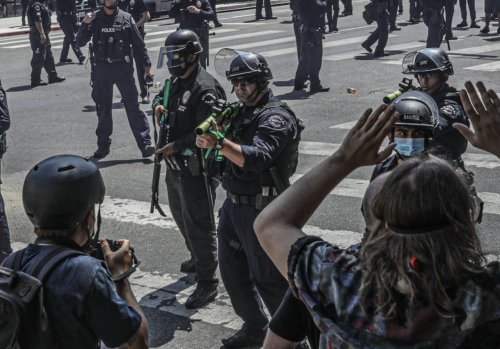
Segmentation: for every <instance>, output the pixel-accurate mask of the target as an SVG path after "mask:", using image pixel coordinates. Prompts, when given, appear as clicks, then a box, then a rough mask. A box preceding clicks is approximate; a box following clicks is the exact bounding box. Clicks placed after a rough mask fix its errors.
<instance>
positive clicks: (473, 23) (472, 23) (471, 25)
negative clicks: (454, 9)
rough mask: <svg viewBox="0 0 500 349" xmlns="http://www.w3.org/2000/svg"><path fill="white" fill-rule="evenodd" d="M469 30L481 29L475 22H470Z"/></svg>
mask: <svg viewBox="0 0 500 349" xmlns="http://www.w3.org/2000/svg"><path fill="white" fill-rule="evenodd" d="M469 28H481V27H480V26H479V25H478V24H477V23H476V21H471V22H470V27H469Z"/></svg>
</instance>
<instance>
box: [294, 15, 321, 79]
mask: <svg viewBox="0 0 500 349" xmlns="http://www.w3.org/2000/svg"><path fill="white" fill-rule="evenodd" d="M299 32H300V54H299V65H298V67H297V72H296V73H295V83H294V84H295V86H301V85H303V84H304V83H305V82H306V80H307V79H309V81H310V82H311V88H313V87H317V86H319V85H321V81H320V79H319V71H320V70H321V60H322V58H323V32H322V29H321V27H318V28H308V27H307V26H306V25H305V24H303V23H301V24H300V27H299Z"/></svg>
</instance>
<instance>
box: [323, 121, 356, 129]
mask: <svg viewBox="0 0 500 349" xmlns="http://www.w3.org/2000/svg"><path fill="white" fill-rule="evenodd" d="M357 122H358V120H354V121H349V122H346V123H343V124H339V125H333V126H330V127H329V128H338V129H340V130H350V129H351V128H353V127H354V125H356V123H357Z"/></svg>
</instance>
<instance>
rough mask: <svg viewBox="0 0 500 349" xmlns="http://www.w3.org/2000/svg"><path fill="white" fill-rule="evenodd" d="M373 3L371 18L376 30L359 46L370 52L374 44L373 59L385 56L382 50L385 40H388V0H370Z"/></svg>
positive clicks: (385, 43)
mask: <svg viewBox="0 0 500 349" xmlns="http://www.w3.org/2000/svg"><path fill="white" fill-rule="evenodd" d="M372 2H373V18H374V19H375V21H376V22H377V29H375V30H374V31H373V32H372V33H371V34H370V36H368V38H367V39H366V40H365V41H363V42H362V43H361V46H362V47H363V48H364V49H365V50H366V51H368V52H372V49H371V46H372V45H373V44H375V42H376V41H378V43H377V47H376V48H375V52H374V53H373V56H374V57H383V56H385V53H384V49H385V46H386V45H387V39H388V38H389V30H388V26H389V23H388V18H389V15H388V12H387V9H388V4H389V3H388V0H372Z"/></svg>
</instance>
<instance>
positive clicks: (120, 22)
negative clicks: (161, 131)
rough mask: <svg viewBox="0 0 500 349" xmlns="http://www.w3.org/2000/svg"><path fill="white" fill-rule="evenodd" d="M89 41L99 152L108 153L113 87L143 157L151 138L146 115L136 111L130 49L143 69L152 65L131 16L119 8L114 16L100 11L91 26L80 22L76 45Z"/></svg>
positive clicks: (136, 95)
mask: <svg viewBox="0 0 500 349" xmlns="http://www.w3.org/2000/svg"><path fill="white" fill-rule="evenodd" d="M91 38H92V44H93V50H94V55H95V57H94V60H95V66H94V72H93V85H92V99H93V100H94V102H95V103H96V107H97V117H98V124H97V129H96V135H97V145H98V147H99V149H98V151H101V150H102V151H103V155H104V156H105V155H107V153H109V147H110V145H111V138H110V137H111V133H112V131H113V119H112V114H111V111H112V106H113V85H115V84H116V86H117V87H118V90H119V91H120V93H121V95H122V99H123V103H124V105H125V111H126V112H127V118H128V122H129V124H130V128H131V129H132V133H133V134H134V138H135V141H136V143H137V146H138V147H139V149H141V151H142V152H143V156H145V155H146V154H145V153H144V151H145V150H146V148H149V147H151V137H150V135H149V123H148V119H147V118H146V114H144V112H143V111H141V110H140V108H139V102H138V100H137V98H138V93H137V88H136V85H135V79H134V67H133V65H132V49H133V51H134V55H135V57H140V59H141V63H142V64H143V65H144V66H145V67H148V66H151V61H150V59H149V55H148V52H147V50H146V47H145V45H144V41H143V40H142V37H141V35H140V33H139V31H138V30H137V27H136V26H135V22H134V20H133V18H132V17H131V15H130V14H128V13H126V12H123V11H122V10H120V9H118V8H116V9H115V11H114V14H113V15H107V14H106V13H105V12H104V10H100V11H98V12H97V13H96V17H95V19H94V20H93V21H92V22H91V23H89V24H87V23H85V22H82V23H81V26H80V30H79V31H78V35H77V42H78V44H79V45H80V46H84V45H86V44H87V42H88V41H89V40H90V39H91ZM106 151H107V152H106ZM94 155H96V154H94Z"/></svg>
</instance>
